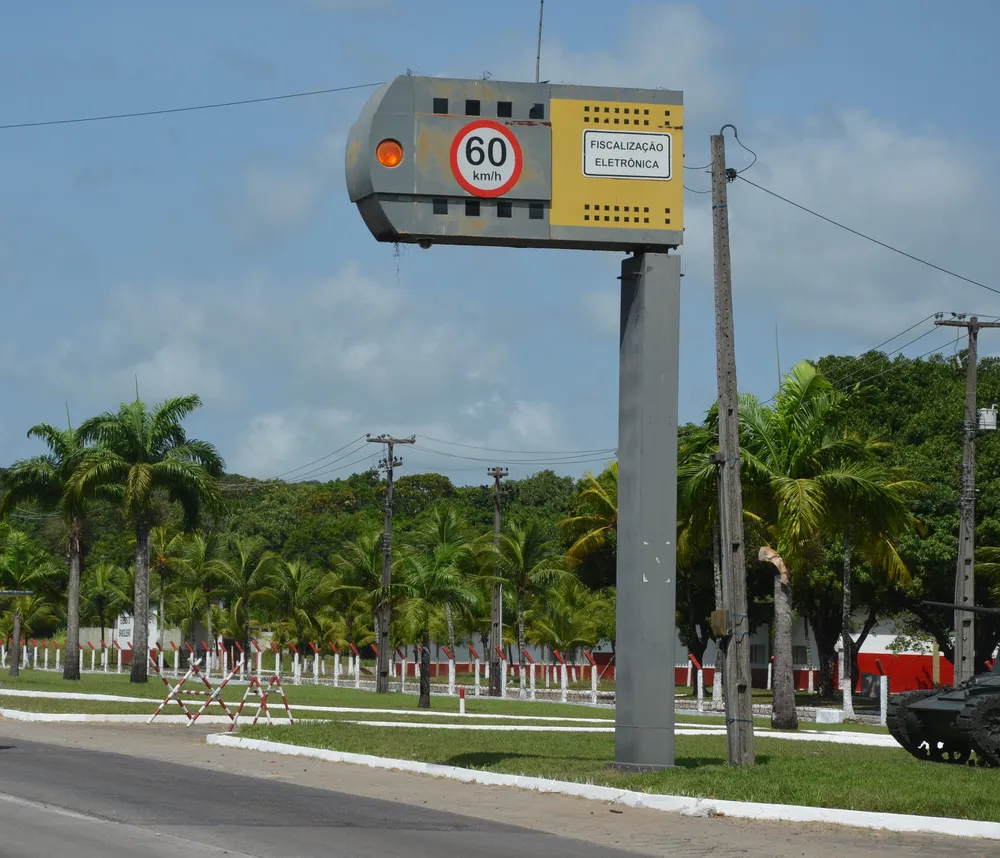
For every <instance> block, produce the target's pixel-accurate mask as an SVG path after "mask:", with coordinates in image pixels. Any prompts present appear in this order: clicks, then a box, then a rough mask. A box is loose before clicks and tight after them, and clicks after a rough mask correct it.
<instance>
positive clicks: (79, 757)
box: [0, 722, 997, 858]
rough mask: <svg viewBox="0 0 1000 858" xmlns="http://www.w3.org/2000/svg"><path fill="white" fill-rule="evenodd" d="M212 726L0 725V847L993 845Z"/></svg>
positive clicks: (722, 857) (30, 853)
mask: <svg viewBox="0 0 1000 858" xmlns="http://www.w3.org/2000/svg"><path fill="white" fill-rule="evenodd" d="M209 731H210V728H207V729H203V730H200V731H198V728H197V727H196V728H193V729H186V728H178V727H166V726H164V727H156V726H149V727H146V726H132V725H128V726H117V725H116V726H105V725H86V724H23V723H12V722H0V748H2V750H0V856H4V858H7V856H24V858H34V856H36V855H37V856H43V855H45V856H50V855H53V854H58V853H57V852H56V851H55V847H57V846H63V847H64V846H65V845H66V844H67V843H72V845H73V847H74V854H75V855H77V856H79V858H92V856H93V858H96V856H97V855H101V856H102V858H103V856H106V855H109V854H123V855H124V854H138V853H136V852H135V851H134V849H135V847H134V845H133V844H135V843H139V844H142V848H143V850H144V851H143V853H142V854H146V855H150V856H153V858H159V856H160V855H161V854H162V855H168V854H169V855H174V856H176V855H177V854H180V853H183V854H186V855H190V856H201V855H206V856H215V855H219V854H223V853H221V852H219V851H218V850H219V849H220V848H221V849H223V850H228V854H230V855H237V856H239V855H253V856H257V855H267V856H269V858H272V857H273V858H280V856H285V855H287V856H297V858H310V856H312V855H320V854H322V855H323V856H339V855H345V856H346V855H359V854H366V855H372V854H374V855H380V856H381V855H386V856H391V855H403V854H405V855H407V856H409V857H410V858H419V856H423V855H428V856H430V855H434V856H440V855H443V854H445V855H452V854H454V855H461V854H475V855H483V856H493V855H497V856H500V855H502V856H505V858H531V856H536V855H538V856H541V855H545V856H561V855H566V856H570V855H572V856H574V858H590V856H599V855H600V856H624V855H625V854H633V855H635V854H642V855H655V856H667V855H671V856H692V858H694V856H713V858H736V856H747V855H768V856H769V858H792V856H795V858H802V856H807V858H811V856H827V855H833V854H836V855H837V856H838V858H862V856H867V855H870V854H872V853H873V852H877V853H878V854H879V855H880V858H881V857H882V856H884V858H904V856H906V858H944V856H948V858H953V855H954V853H955V851H956V850H961V851H962V854H963V856H965V858H984V856H987V855H989V856H995V855H996V854H997V844H996V843H983V842H979V841H968V840H962V841H955V840H950V839H948V838H942V837H920V836H902V835H890V834H881V835H878V834H873V833H867V832H863V831H856V830H850V829H840V828H834V827H830V826H820V825H794V826H792V825H781V824H776V823H761V822H749V821H741V820H730V819H723V818H715V819H697V818H690V817H681V816H675V815H672V814H665V813H661V812H656V811H649V810H636V809H626V810H625V811H624V812H623V813H612V812H610V810H609V808H608V807H607V806H606V805H603V804H600V803H597V802H590V801H584V800H581V799H574V798H568V797H565V796H556V795H541V794H537V793H528V792H524V791H521V790H516V789H505V788H499V787H479V786H469V785H465V784H460V783H455V782H451V781H442V780H438V779H433V778H427V777H423V776H420V775H412V774H406V773H402V772H391V771H377V770H371V769H362V768H359V767H356V766H350V765H345V764H331V763H323V762H319V761H311V760H302V759H295V758H287V757H279V756H275V755H270V754H259V753H253V752H247V751H234V750H229V749H224V748H218V747H214V746H206V745H205V744H204V743H203V738H204V735H205V734H206V733H207V732H209ZM46 807H49V808H55V809H57V810H58V811H62V813H59V812H56V811H53V810H50V809H46ZM445 810H447V811H448V812H444V811H445ZM67 813H68V814H77V815H79V816H82V817H84V818H85V819H80V818H77V817H76V816H72V815H66V814H67ZM91 820H97V821H96V822H94V821H91ZM958 824H960V823H958ZM87 850H90V851H89V852H88V851H87ZM157 850H159V851H157ZM362 850H363V852H362ZM621 850H626V851H621Z"/></svg>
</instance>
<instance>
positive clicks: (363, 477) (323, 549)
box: [0, 352, 1000, 727]
mask: <svg viewBox="0 0 1000 858" xmlns="http://www.w3.org/2000/svg"><path fill="white" fill-rule="evenodd" d="M963 385H964V368H963V366H962V357H961V355H959V356H957V357H950V356H949V357H945V356H940V355H938V356H934V357H932V358H930V359H928V360H910V359H906V358H902V357H897V358H895V359H890V358H888V357H886V356H885V355H883V354H881V353H877V352H872V353H867V354H865V355H862V356H860V357H857V358H855V357H838V356H830V357H827V358H823V359H822V360H820V361H818V362H816V363H809V362H804V361H803V362H801V363H799V364H797V365H796V366H795V367H794V368H793V369H792V370H791V371H790V372H789V373H788V375H787V376H786V377H785V378H784V380H783V382H782V386H781V389H780V390H779V391H778V392H777V394H776V395H775V397H774V398H773V399H772V400H769V401H767V402H761V401H758V400H757V399H755V398H754V397H750V396H741V399H740V430H741V445H742V450H741V476H742V480H743V487H744V507H745V518H744V522H745V529H746V537H747V546H748V551H747V580H748V594H749V614H750V620H751V624H752V625H753V626H754V627H755V628H759V627H768V628H769V629H770V631H771V634H772V636H773V651H774V658H775V663H774V695H775V700H774V723H775V725H776V726H784V727H794V726H795V724H796V721H795V711H794V699H793V688H792V672H791V670H792V664H791V636H790V635H791V618H792V615H793V613H797V614H799V615H800V616H801V617H802V618H803V619H804V620H805V621H806V623H807V624H808V627H809V629H811V630H812V632H813V634H814V636H815V639H816V642H817V648H818V652H817V656H818V658H819V663H820V666H821V682H820V692H821V693H823V694H827V695H830V694H833V693H834V687H833V681H834V661H835V644H836V642H837V640H838V639H839V638H840V637H841V636H842V635H843V637H844V639H845V641H846V642H847V643H848V646H849V649H850V653H851V660H852V662H853V664H854V669H855V671H856V669H857V668H856V661H857V660H856V653H857V650H858V648H859V647H860V646H861V644H862V643H863V642H864V639H865V637H866V636H867V635H868V634H869V633H870V631H871V629H872V628H873V627H874V625H875V623H877V622H878V621H879V620H883V619H890V618H892V619H895V620H896V621H897V623H898V625H899V627H900V628H901V629H903V630H904V631H905V632H906V633H907V635H908V639H909V641H910V642H911V643H912V642H914V641H917V642H920V641H931V640H936V642H937V643H938V645H939V646H940V648H941V651H942V653H943V654H944V655H945V657H946V658H951V655H952V643H951V638H950V626H951V615H950V613H949V612H948V611H945V610H937V609H934V608H929V607H928V606H926V605H924V604H923V601H924V600H925V599H931V600H939V601H951V599H952V598H953V592H954V574H955V557H956V552H957V530H958V507H957V499H958V485H959V470H960V465H961V430H962V417H963V396H964V386H963ZM979 387H980V394H981V396H982V399H983V401H984V402H991V401H994V400H998V401H1000V365H998V363H997V361H996V360H994V359H985V360H983V361H981V362H980V368H979ZM199 405H200V401H199V400H198V397H196V396H186V397H180V398H177V399H172V400H168V401H167V402H164V403H162V404H160V405H157V406H155V407H153V408H148V407H147V406H146V405H145V403H143V402H142V401H141V400H139V399H136V401H134V402H132V403H125V404H122V406H121V407H120V408H119V410H118V411H117V412H110V413H105V414H102V415H100V416H98V417H95V418H92V419H90V420H87V421H85V422H84V423H83V424H81V425H80V426H79V427H76V428H71V427H68V428H66V429H58V428H56V427H53V426H50V425H48V424H40V425H38V426H34V427H32V429H31V430H30V432H29V434H30V435H31V436H33V437H36V438H38V439H39V440H40V441H42V442H43V443H44V444H45V445H46V447H47V452H45V453H44V454H42V455H40V456H38V457H35V458H32V459H29V460H24V461H20V462H17V463H15V464H13V465H12V466H11V467H9V468H7V469H6V470H4V471H3V473H2V474H0V480H2V488H3V494H2V500H0V515H2V516H3V518H4V524H3V529H2V530H0V582H2V584H0V586H7V587H13V588H17V589H31V590H33V591H34V592H35V595H33V596H30V597H29V596H24V597H19V598H17V599H13V600H8V601H7V603H6V605H5V606H3V607H5V608H6V610H5V611H4V613H3V615H2V617H0V634H2V635H3V636H4V637H5V638H6V637H10V636H13V637H14V638H18V637H19V636H21V635H23V634H26V633H32V634H35V635H46V634H52V633H53V632H55V631H56V630H58V629H63V628H64V629H65V630H66V633H67V640H68V641H72V640H73V639H74V636H75V635H77V634H78V631H77V630H78V628H79V624H80V622H81V619H82V620H83V621H84V622H89V623H93V624H95V625H100V626H101V627H102V628H103V627H104V626H106V625H108V624H111V623H113V621H114V618H115V617H116V616H117V615H118V613H119V612H120V611H123V610H124V611H128V612H130V613H134V615H135V617H136V624H135V629H136V631H135V641H134V646H135V649H136V650H138V651H140V652H141V651H143V649H144V648H145V647H146V644H147V641H146V640H145V639H144V637H145V634H146V632H145V628H146V623H145V622H144V618H145V616H146V612H147V610H148V608H147V605H148V602H149V599H150V598H153V599H154V600H157V601H158V603H159V605H160V606H161V611H160V614H159V616H160V617H162V618H164V621H165V622H169V623H171V624H176V625H178V626H179V627H180V628H181V629H182V631H183V633H184V634H185V635H191V634H192V633H193V630H194V629H195V628H196V627H198V626H207V627H208V628H209V629H210V630H211V634H214V635H216V636H217V635H218V634H220V633H221V634H222V635H223V636H224V637H226V638H229V639H233V640H240V641H244V642H246V641H247V640H248V639H249V637H250V636H251V634H256V633H257V632H259V631H261V630H267V631H268V632H270V633H271V634H272V635H273V638H274V640H275V641H276V642H277V643H279V644H287V643H288V642H290V641H294V642H297V643H298V644H299V645H300V647H301V645H307V643H308V641H309V640H323V641H328V642H332V643H335V644H337V645H339V646H345V647H346V646H347V644H348V643H354V644H355V645H357V646H364V645H367V644H370V643H371V642H372V641H373V640H374V639H375V637H376V634H377V629H376V617H377V614H378V611H377V608H378V605H379V604H380V603H381V600H383V599H386V598H388V599H389V600H390V603H391V606H392V617H393V621H392V628H391V630H390V633H391V639H392V641H393V644H394V645H407V644H416V643H424V644H427V643H429V642H430V641H435V642H438V643H447V644H450V645H452V646H454V645H455V644H458V643H465V642H473V643H477V644H479V645H481V646H484V645H485V641H486V640H487V637H488V628H489V611H490V598H489V596H490V591H491V589H492V586H493V583H494V582H496V581H498V580H502V581H503V582H504V583H505V586H504V606H503V607H504V615H505V616H504V629H505V633H506V634H507V635H508V636H509V642H510V643H511V644H514V645H516V646H517V651H518V658H519V660H523V655H521V650H523V647H524V644H525V642H530V643H532V644H535V645H539V646H542V647H547V648H549V649H558V650H560V651H566V652H574V651H576V650H578V649H580V648H582V647H592V646H595V645H596V644H597V643H598V642H600V641H607V642H608V643H610V644H611V646H612V648H613V646H614V639H615V632H614V626H615V599H614V582H615V538H616V533H617V476H618V472H617V463H615V462H613V461H612V462H609V463H608V466H607V467H606V468H604V469H603V470H600V471H599V472H598V473H596V474H589V473H588V474H584V475H583V476H582V477H581V478H580V479H573V478H570V477H561V476H558V475H556V474H555V473H553V472H552V471H541V472H539V473H537V474H534V475H532V476H530V477H527V478H525V479H521V480H509V481H507V482H506V483H505V485H504V487H503V488H504V492H503V495H502V499H501V503H502V518H503V522H504V527H503V530H502V533H501V535H500V537H499V539H495V538H494V535H493V532H492V525H493V503H494V500H493V494H492V487H488V486H456V485H454V484H452V482H451V481H450V480H448V479H447V478H445V477H443V476H441V475H439V474H433V473H429V474H411V475H404V476H401V477H399V478H397V480H396V481H395V483H394V499H393V507H394V546H395V547H394V561H393V585H392V587H391V588H390V591H389V592H384V591H383V590H382V588H381V528H382V510H383V504H384V492H385V485H384V482H383V481H382V480H381V478H380V476H379V474H378V473H377V472H375V471H373V470H372V471H366V472H364V473H359V474H354V475H351V476H349V477H346V478H343V479H336V480H331V481H327V482H318V481H302V482H283V481H280V480H274V481H260V480H255V479H249V478H245V477H242V476H239V475H229V474H226V473H225V472H224V463H223V461H222V459H221V457H220V456H219V454H218V452H217V451H216V449H215V448H214V446H212V445H211V444H209V443H207V442H204V441H198V440H194V439H189V438H188V437H187V435H186V434H185V432H184V429H183V425H182V424H183V421H184V419H185V418H186V417H187V416H188V415H189V414H190V413H191V411H192V410H193V409H195V408H197V407H198V406H199ZM716 427H717V418H716V413H715V410H714V407H713V408H712V409H710V410H709V412H708V413H707V414H706V417H705V419H704V420H703V421H702V422H701V423H699V424H688V425H685V426H683V427H681V431H680V442H679V451H678V457H679V482H678V498H679V504H678V510H679V513H678V566H677V617H676V620H677V627H678V632H679V635H680V638H681V641H682V643H683V644H684V645H685V646H686V647H688V649H689V651H690V652H691V653H692V654H694V655H695V657H696V658H698V659H699V660H701V658H702V656H703V654H704V652H705V649H706V647H707V645H708V642H709V641H710V640H711V639H712V637H713V633H712V630H711V623H710V614H711V612H712V610H713V609H714V608H715V607H716V600H717V591H718V579H719V575H718V565H719V563H718V557H719V554H718V552H719V545H718V538H717V502H716V488H715V473H714V466H713V464H712V463H711V454H712V452H714V450H715V449H716V448H717V428H716ZM977 453H978V473H979V483H978V486H977V488H978V492H977V514H976V537H977V544H978V545H980V546H983V548H982V549H981V550H980V552H979V553H978V554H977V558H978V560H979V562H977V593H976V599H977V603H978V604H993V603H995V601H996V599H997V596H998V592H997V591H998V587H1000V554H998V553H997V552H996V551H995V550H994V548H993V547H994V546H1000V515H998V510H1000V492H998V491H997V487H996V485H995V480H994V479H993V474H995V473H996V471H997V465H998V464H1000V463H998V458H1000V453H998V447H997V444H996V442H995V438H994V437H993V436H992V435H991V434H984V435H983V436H982V437H981V438H980V441H979V444H978V451H977ZM761 546H768V547H769V548H771V549H772V552H771V554H772V556H773V555H775V554H776V555H778V556H779V557H780V562H778V563H777V565H775V564H774V563H762V562H760V561H759V560H758V559H757V558H758V551H757V549H758V548H760V547H761ZM859 609H864V621H863V622H862V623H861V624H860V627H855V626H854V625H853V622H852V619H851V618H852V617H853V616H854V614H855V613H856V612H857V611H858V610H859ZM845 629H846V634H845V633H844V632H845ZM998 643H1000V622H998V621H997V620H996V619H994V618H989V617H983V618H979V619H978V620H977V625H976V655H977V663H980V664H981V663H982V662H983V661H984V660H985V659H987V658H989V657H990V655H991V654H992V653H993V651H994V650H995V649H996V647H997V644H998ZM423 652H424V653H425V655H424V658H426V659H429V657H430V647H429V646H427V645H424V646H423ZM423 667H424V666H423V665H422V668H423ZM421 673H422V674H427V673H428V671H425V670H424V669H422V671H421ZM64 675H65V676H66V677H67V678H76V677H78V676H79V660H78V657H77V650H76V647H75V646H67V647H66V665H65V670H64ZM132 678H133V681H140V682H141V681H145V679H146V665H145V664H144V663H143V660H142V659H136V660H135V663H133V666H132ZM427 682H428V683H429V677H428V679H427ZM422 684H423V683H422Z"/></svg>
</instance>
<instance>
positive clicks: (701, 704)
mask: <svg viewBox="0 0 1000 858" xmlns="http://www.w3.org/2000/svg"><path fill="white" fill-rule="evenodd" d="M704 674H705V671H703V670H702V669H701V668H700V667H699V668H698V711H699V712H704V711H705V676H704Z"/></svg>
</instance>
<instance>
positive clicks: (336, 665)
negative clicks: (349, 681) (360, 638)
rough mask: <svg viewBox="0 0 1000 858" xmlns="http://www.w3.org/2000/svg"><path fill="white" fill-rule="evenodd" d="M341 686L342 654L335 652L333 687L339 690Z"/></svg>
mask: <svg viewBox="0 0 1000 858" xmlns="http://www.w3.org/2000/svg"><path fill="white" fill-rule="evenodd" d="M339 685H340V653H339V652H338V651H337V650H334V652H333V687H334V688H337V687H339Z"/></svg>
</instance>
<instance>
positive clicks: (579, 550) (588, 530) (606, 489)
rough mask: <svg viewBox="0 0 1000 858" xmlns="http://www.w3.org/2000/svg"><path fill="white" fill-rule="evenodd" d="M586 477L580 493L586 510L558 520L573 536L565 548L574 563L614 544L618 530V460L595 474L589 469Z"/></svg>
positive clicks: (581, 501) (581, 502)
mask: <svg viewBox="0 0 1000 858" xmlns="http://www.w3.org/2000/svg"><path fill="white" fill-rule="evenodd" d="M585 481H586V486H587V487H586V488H585V489H584V490H583V491H582V492H580V496H579V502H580V504H581V505H582V507H583V509H584V510H585V511H584V512H582V513H581V514H580V515H575V516H570V517H569V518H566V519H563V520H562V521H561V522H559V525H560V527H561V528H562V529H563V531H564V532H565V533H566V534H567V535H569V536H570V537H571V538H573V540H574V541H573V544H572V545H571V546H570V547H569V550H568V551H567V552H566V556H567V558H568V560H569V563H570V565H571V566H575V565H577V564H579V563H582V562H583V561H584V560H586V559H587V557H589V556H591V555H593V554H596V553H597V552H599V551H602V550H604V549H605V548H607V547H612V548H613V547H614V545H615V538H616V536H617V533H618V462H617V461H614V462H611V463H610V464H609V465H608V466H607V468H605V469H604V470H603V471H602V472H601V473H600V474H599V475H598V476H596V477H595V476H594V475H593V474H591V473H589V472H588V473H587V475H586V477H585Z"/></svg>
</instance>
